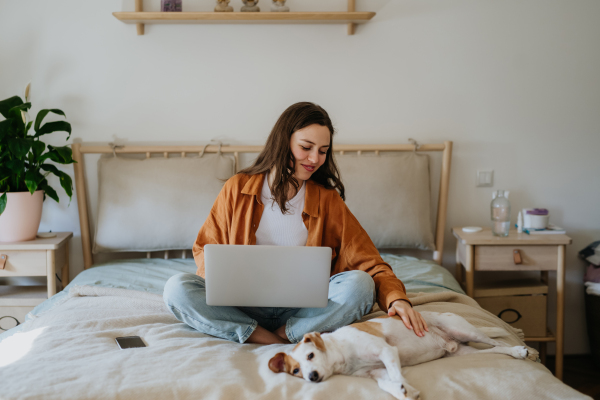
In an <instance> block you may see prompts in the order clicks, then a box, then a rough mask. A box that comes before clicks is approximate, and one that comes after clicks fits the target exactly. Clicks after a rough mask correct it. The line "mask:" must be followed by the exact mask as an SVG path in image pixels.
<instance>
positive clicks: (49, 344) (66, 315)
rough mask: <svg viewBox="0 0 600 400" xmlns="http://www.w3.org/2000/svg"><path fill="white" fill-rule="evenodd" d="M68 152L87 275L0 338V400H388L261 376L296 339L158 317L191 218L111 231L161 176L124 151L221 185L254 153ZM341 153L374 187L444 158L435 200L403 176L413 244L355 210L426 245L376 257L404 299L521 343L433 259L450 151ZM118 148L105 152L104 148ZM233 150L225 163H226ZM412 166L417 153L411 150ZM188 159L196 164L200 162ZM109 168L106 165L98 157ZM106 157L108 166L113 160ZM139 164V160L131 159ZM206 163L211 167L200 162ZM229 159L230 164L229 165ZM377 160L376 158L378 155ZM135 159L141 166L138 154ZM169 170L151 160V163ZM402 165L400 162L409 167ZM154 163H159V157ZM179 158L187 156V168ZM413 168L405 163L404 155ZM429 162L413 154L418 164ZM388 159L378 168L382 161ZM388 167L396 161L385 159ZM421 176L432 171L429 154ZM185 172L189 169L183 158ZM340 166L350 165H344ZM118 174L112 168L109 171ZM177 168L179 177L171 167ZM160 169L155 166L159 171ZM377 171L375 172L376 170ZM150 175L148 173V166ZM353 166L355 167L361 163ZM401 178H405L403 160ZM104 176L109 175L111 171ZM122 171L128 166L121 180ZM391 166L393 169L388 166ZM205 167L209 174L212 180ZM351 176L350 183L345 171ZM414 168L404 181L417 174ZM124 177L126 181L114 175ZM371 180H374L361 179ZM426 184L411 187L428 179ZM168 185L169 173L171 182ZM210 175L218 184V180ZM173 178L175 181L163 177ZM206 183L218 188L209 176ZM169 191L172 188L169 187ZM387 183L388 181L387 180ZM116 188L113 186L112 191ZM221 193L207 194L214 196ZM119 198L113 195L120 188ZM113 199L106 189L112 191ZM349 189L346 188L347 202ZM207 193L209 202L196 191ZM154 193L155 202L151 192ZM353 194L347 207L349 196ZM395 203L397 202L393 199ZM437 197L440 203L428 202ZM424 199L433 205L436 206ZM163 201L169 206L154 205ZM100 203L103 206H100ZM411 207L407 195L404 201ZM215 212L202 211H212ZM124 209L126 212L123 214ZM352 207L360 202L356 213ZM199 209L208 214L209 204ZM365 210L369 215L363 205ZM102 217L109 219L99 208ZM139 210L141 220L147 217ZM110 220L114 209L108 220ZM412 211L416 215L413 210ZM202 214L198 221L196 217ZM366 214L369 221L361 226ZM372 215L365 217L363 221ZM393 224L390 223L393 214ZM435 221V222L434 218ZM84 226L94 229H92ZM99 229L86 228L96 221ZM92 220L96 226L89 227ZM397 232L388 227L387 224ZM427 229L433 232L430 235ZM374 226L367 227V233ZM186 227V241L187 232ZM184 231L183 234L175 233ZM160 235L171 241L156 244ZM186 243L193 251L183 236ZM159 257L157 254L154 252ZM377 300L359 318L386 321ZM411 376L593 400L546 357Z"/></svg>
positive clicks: (447, 387)
mask: <svg viewBox="0 0 600 400" xmlns="http://www.w3.org/2000/svg"><path fill="white" fill-rule="evenodd" d="M73 148H74V157H75V158H76V159H77V160H78V164H77V166H76V186H77V187H76V189H77V196H78V202H79V210H80V223H81V227H82V247H83V251H84V264H85V270H84V271H83V272H82V273H80V274H78V275H77V276H76V277H75V278H74V279H73V281H72V282H70V283H69V284H68V285H67V286H66V287H65V288H64V290H62V291H61V292H59V293H57V294H56V295H55V296H53V297H52V298H50V299H48V300H47V301H45V302H44V303H42V304H40V305H39V306H38V307H36V308H35V309H34V310H33V311H32V312H31V313H30V314H29V315H28V317H27V320H26V321H25V322H24V323H23V324H21V325H19V326H17V327H15V328H13V329H11V330H9V331H7V332H5V333H3V334H2V335H0V397H2V398H6V399H36V398H44V399H53V398H57V399H98V398H106V399H115V398H119V399H128V398H132V399H134V398H135V399H138V398H144V399H165V398H173V399H187V398H200V399H234V398H235V399H254V398H257V399H282V398H286V399H287V398H289V399H331V398H352V399H391V396H390V395H389V394H388V393H386V392H383V391H382V390H380V389H379V387H378V386H377V383H376V382H375V381H373V380H369V379H363V378H353V377H346V376H335V377H333V378H331V379H330V380H327V381H325V382H322V383H319V384H313V383H308V382H306V381H303V380H301V379H297V378H294V377H291V376H289V375H287V374H274V373H273V372H271V371H270V370H269V368H268V360H269V359H270V358H271V357H272V356H273V355H274V354H276V353H278V352H280V351H289V350H291V348H292V347H293V345H269V346H261V345H254V344H238V343H233V342H229V341H225V340H222V339H218V338H214V337H211V336H208V335H204V334H202V333H199V332H197V331H195V330H193V329H192V328H190V327H188V326H186V325H185V324H183V323H180V322H179V321H178V320H177V319H175V317H174V316H173V315H172V314H171V313H170V312H169V311H168V310H167V309H166V307H165V305H164V303H163V300H162V290H163V287H164V284H165V282H166V280H167V279H168V278H169V277H170V276H172V275H174V274H177V273H181V272H191V273H193V272H195V270H196V266H195V263H194V261H193V259H191V258H189V257H188V255H189V250H187V249H186V247H185V246H183V247H182V246H181V243H182V242H181V241H185V240H187V239H186V235H188V234H189V233H185V231H186V229H189V230H193V229H196V230H197V228H198V223H197V221H191V222H190V223H189V227H187V228H186V226H184V225H185V223H183V222H181V221H180V222H178V223H177V224H175V227H176V228H177V229H176V230H174V231H172V232H170V231H169V230H168V228H164V226H165V225H161V226H163V229H162V230H161V232H160V235H162V236H163V237H162V238H161V237H160V235H159V236H158V237H157V236H156V232H144V231H149V230H152V229H149V228H148V227H142V228H143V229H142V232H140V234H148V235H150V236H148V237H147V238H146V239H145V240H143V241H139V240H138V241H136V240H132V238H130V237H129V236H130V235H128V234H123V232H121V231H120V230H119V229H117V228H118V226H119V225H117V228H115V222H114V221H112V222H111V218H112V219H115V220H116V221H117V222H118V223H119V224H121V226H122V225H124V224H126V223H127V221H126V219H127V218H130V217H131V215H129V214H131V212H133V211H131V212H128V210H133V209H139V208H140V207H142V208H144V207H148V205H147V204H145V203H142V204H139V203H135V201H136V200H134V199H132V198H131V196H130V195H127V196H125V197H119V196H120V193H121V192H123V191H125V192H126V191H127V190H126V186H127V185H131V182H129V183H128V182H126V180H127V179H134V180H135V181H136V182H137V181H138V180H139V178H140V176H143V175H144V174H148V176H146V178H148V177H151V178H152V180H156V179H157V178H156V176H157V175H156V174H157V172H156V171H157V170H154V169H152V168H146V167H147V166H148V165H151V164H149V163H146V164H143V165H144V166H146V167H145V168H143V170H140V171H138V172H135V171H134V170H135V168H137V167H138V166H139V165H142V164H135V162H133V161H132V163H131V164H132V165H133V166H134V168H133V169H131V170H128V169H124V167H123V165H124V164H123V162H125V161H123V160H120V161H118V162H120V163H121V164H118V165H112V164H111V163H112V162H117V158H118V157H117V155H118V153H123V155H125V154H128V152H130V153H131V154H133V153H135V154H142V159H144V158H145V159H146V161H148V160H150V159H151V158H153V157H152V156H151V155H152V154H154V153H159V154H161V156H163V157H162V158H163V159H164V160H166V161H169V154H172V153H180V154H181V157H180V159H181V160H180V161H181V162H183V161H184V159H186V158H188V157H189V154H190V153H193V154H197V155H198V157H196V158H199V159H200V161H198V162H199V163H200V164H201V163H206V164H207V166H205V167H206V168H207V169H206V171H211V174H212V175H211V176H212V178H215V179H217V180H221V181H222V180H223V179H225V178H226V176H227V175H228V174H231V173H232V171H233V172H234V171H235V170H237V169H239V168H238V167H239V165H240V163H243V154H244V153H253V152H254V153H255V152H257V151H259V150H260V148H257V147H247V146H237V147H236V146H223V147H221V146H208V147H207V148H203V147H184V148H182V147H169V148H164V147H150V146H125V147H124V148H114V147H113V148H110V147H108V146H89V145H87V146H86V145H80V144H76V145H74V146H73ZM335 150H336V151H337V152H339V154H340V155H344V152H346V153H353V154H352V155H350V156H351V157H357V158H354V159H349V162H346V163H345V164H344V162H341V163H340V165H341V169H342V178H343V179H346V181H360V179H364V177H363V178H361V177H360V176H359V175H356V174H357V172H356V171H355V172H353V171H352V170H351V168H349V167H348V165H349V164H350V165H355V164H356V163H357V162H362V161H361V160H364V161H365V162H366V163H367V164H373V163H375V164H377V165H376V166H375V167H374V168H376V169H377V171H379V172H380V173H381V175H382V178H381V181H385V179H390V180H391V181H394V182H396V181H398V180H402V178H401V177H399V176H397V171H398V168H399V167H398V165H397V164H394V163H396V162H397V160H392V159H391V158H390V159H383V161H381V159H382V157H380V154H379V153H380V152H387V151H389V152H410V153H416V151H417V150H421V151H439V152H441V153H442V154H443V156H442V159H441V160H440V164H441V168H440V172H439V174H437V173H436V174H432V175H434V176H436V177H439V180H440V184H439V187H438V188H439V189H438V191H437V192H436V193H433V194H432V193H430V192H429V189H427V190H426V191H425V192H423V193H425V195H426V196H428V197H429V200H428V201H427V202H425V201H424V200H423V195H424V194H423V193H421V192H420V190H425V189H423V188H422V187H427V188H429V187H430V181H429V177H427V184H426V185H421V186H422V187H421V188H419V187H416V186H411V185H412V184H411V183H410V182H408V183H407V182H404V181H403V182H404V183H403V184H402V185H400V186H399V190H401V191H403V192H409V193H412V195H413V197H414V194H415V193H417V194H418V195H417V196H416V200H417V202H418V203H424V204H417V205H414V207H417V208H418V207H421V208H423V207H424V208H423V209H424V210H425V211H423V209H421V211H420V213H421V214H420V216H419V217H418V218H417V219H418V220H419V221H418V222H419V224H420V225H424V226H425V229H424V231H423V232H420V231H419V229H418V228H415V229H414V230H413V231H412V232H411V235H410V236H409V237H403V238H401V239H400V242H402V243H400V242H399V241H394V240H395V239H394V238H396V237H400V236H401V235H402V234H404V233H405V232H404V231H406V230H407V229H403V230H402V232H399V231H394V229H396V228H397V227H396V226H387V227H386V226H385V224H386V222H387V221H385V218H384V219H379V220H378V219H377V217H376V216H371V217H369V216H365V215H363V214H361V212H360V211H358V212H357V214H358V215H359V216H360V218H359V220H360V221H361V223H363V221H365V223H364V225H365V226H366V229H367V227H368V229H367V231H368V232H369V234H370V235H371V236H372V238H374V242H375V243H376V244H377V245H378V247H379V248H382V249H384V248H398V247H403V246H399V244H400V245H403V244H404V245H405V244H406V243H408V244H410V246H409V247H413V248H417V249H420V250H419V251H428V252H429V253H430V254H431V256H430V258H431V259H430V260H426V259H420V258H415V257H410V256H407V255H401V254H397V253H398V252H397V251H394V254H392V252H391V251H390V252H387V251H385V250H382V257H383V259H384V260H385V261H386V262H387V263H389V264H390V266H391V267H392V269H393V270H394V273H395V274H396V275H397V276H398V277H399V278H400V279H401V280H402V281H403V282H404V284H405V285H406V288H407V292H408V296H409V298H410V299H411V301H412V303H413V305H414V306H415V307H416V309H417V310H420V311H440V312H448V311H451V312H454V313H456V314H459V315H461V316H463V317H465V318H466V319H467V320H468V321H469V322H471V323H472V324H474V325H475V326H499V327H503V328H505V329H506V330H507V331H509V332H510V336H509V337H506V338H503V340H504V341H505V342H507V343H508V344H510V345H523V342H522V338H523V336H522V333H521V332H519V331H517V330H514V329H512V328H511V327H510V326H509V325H507V324H505V323H504V322H503V321H502V320H500V319H499V318H497V317H495V316H494V315H492V314H490V313H488V312H487V311H485V310H483V309H481V308H480V307H479V306H478V305H477V303H476V302H475V301H474V300H473V299H471V298H469V297H467V296H466V295H465V294H464V292H463V291H462V289H461V287H460V285H459V284H458V282H456V280H455V279H454V278H453V277H452V275H451V274H450V273H449V272H448V271H447V270H446V269H445V268H443V267H442V266H441V265H440V264H441V256H442V254H441V251H437V250H436V249H442V248H443V236H444V229H445V225H444V222H445V213H446V204H447V198H448V187H449V186H448V184H449V167H450V155H451V143H450V142H445V143H443V144H441V145H423V146H421V147H420V148H417V145H395V146H336V148H335ZM205 152H206V153H209V154H211V155H214V156H215V157H216V158H213V159H212V161H202V160H201V159H202V158H204V157H203V156H204V153H205ZM363 152H365V153H366V152H370V153H373V156H374V157H373V158H368V157H366V154H361V153H363ZM87 153H105V154H108V155H109V156H108V157H107V158H104V159H102V158H101V159H100V161H99V163H98V165H99V167H98V168H99V172H100V175H102V174H104V175H102V176H100V177H99V185H100V186H102V185H104V186H103V187H104V189H102V187H101V188H100V189H102V190H100V189H99V193H98V204H97V207H95V208H96V209H97V210H98V212H97V215H96V216H95V218H93V219H92V218H89V215H88V213H87V209H88V208H89V207H90V205H89V203H88V199H87V197H86V195H87V188H86V182H85V180H84V162H83V157H82V155H83V154H87ZM111 153H112V158H111V156H110V154H111ZM228 155H231V157H229V159H227V158H226V157H225V156H228ZM411 157H412V159H413V161H414V159H415V157H413V156H411ZM196 158H194V159H196ZM103 160H104V161H103ZM111 160H112V161H111ZM132 160H133V159H132ZM207 160H211V159H210V158H207ZM224 160H225V161H224ZM377 160H379V161H377ZM137 161H141V160H137ZM155 161H156V163H157V165H164V164H160V163H159V162H158V159H155V160H154V161H152V162H155ZM404 161H405V160H403V161H401V162H404ZM161 162H162V161H161ZM186 162H187V161H186ZM411 162H412V161H411ZM422 162H424V159H422V158H417V163H422ZM381 163H383V164H381ZM390 163H391V164H390ZM200 164H194V166H193V168H194V171H196V172H198V171H202V168H204V167H202V166H201V165H200ZM426 164H427V165H426V166H424V167H423V168H422V169H426V170H427V173H429V168H430V167H429V165H430V164H429V160H427V163H426ZM182 165H183V164H182ZM182 165H179V166H178V167H176V170H177V171H180V172H181V171H182V170H186V169H187V168H189V167H190V165H187V164H186V165H183V169H181V168H182ZM344 165H345V166H344ZM111 168H113V171H112V173H110V170H111ZM177 168H180V169H177ZM385 168H392V169H393V173H386V171H385ZM162 169H163V167H162V166H160V170H161V171H162ZM382 169H383V170H382ZM147 170H149V171H147ZM359 170H360V168H359ZM402 170H404V171H411V170H410V169H409V168H408V167H406V166H403V167H402ZM107 171H108V172H107ZM124 171H128V172H127V173H124ZM388 172H389V171H388ZM206 174H207V172H204V175H206ZM353 174H355V175H353ZM418 174H419V173H418V171H417V172H415V173H414V174H412V173H411V175H418ZM107 179H110V180H111V181H114V180H117V181H119V183H118V185H117V186H115V187H113V188H112V189H111V190H107V187H108V186H106V182H107ZM123 179H125V181H122V180H123ZM367 179H368V178H367ZM423 179H425V178H423V177H422V176H420V177H418V178H417V180H423ZM172 180H173V179H169V181H172ZM213 181H214V179H213ZM170 183H173V182H170ZM213 183H214V182H213ZM165 184H166V183H165ZM173 184H174V185H175V187H174V188H173V190H178V189H177V187H184V190H194V189H193V188H192V189H190V188H191V186H193V184H191V183H190V182H189V181H185V182H175V183H173ZM207 185H208V184H207V183H206V182H205V183H203V184H202V185H201V188H200V190H201V191H202V192H205V191H208V192H210V190H208V189H207V188H208V187H209V186H207ZM383 185H389V183H385V182H384V183H383ZM115 188H116V189H115ZM217 189H218V185H215V187H214V188H213V190H217ZM115 190H116V191H115ZM136 190H137V191H138V192H137V193H139V191H143V190H149V191H151V192H152V191H155V190H156V188H153V187H149V188H146V189H144V188H140V187H136ZM107 193H109V194H108V195H107ZM353 193H354V194H353ZM204 194H205V195H206V197H207V198H210V196H212V194H210V193H204ZM157 196H158V197H160V196H159V195H157ZM351 196H353V198H354V200H353V201H350V197H351ZM348 197H349V199H348V203H349V207H350V203H352V206H351V210H353V212H354V209H356V210H360V209H361V203H360V199H359V197H360V196H359V195H358V193H357V192H356V189H355V188H353V186H352V184H351V185H348ZM393 198H394V201H395V202H397V201H398V199H400V198H399V197H398V195H397V194H394V197H393ZM431 198H433V199H436V198H437V200H438V201H437V205H435V206H434V205H433V204H435V203H436V202H435V200H431ZM430 200H431V202H430ZM156 201H158V202H164V200H163V199H160V198H158V199H156ZM107 202H108V205H107ZM401 202H402V204H409V203H405V202H404V200H402V201H401ZM209 206H210V205H209ZM388 206H389V205H388V204H385V203H382V204H381V205H378V206H377V207H376V209H377V210H379V211H380V212H381V210H385V212H386V215H388V216H389V215H390V213H391V214H393V213H394V212H404V211H405V210H400V211H398V210H392V209H386V208H385V207H388ZM119 207H122V208H123V210H124V211H123V213H122V214H119V213H118V209H119ZM353 207H354V208H353ZM204 208H206V206H205V205H204ZM363 208H364V207H363ZM107 210H110V213H109V214H110V215H107V213H106V211H107ZM429 211H431V215H434V216H435V218H432V219H431V220H427V221H426V223H425V224H422V223H421V220H422V219H423V218H425V217H423V215H425V214H424V213H428V212H429ZM141 212H142V213H146V212H148V210H145V209H143V210H142V211H141ZM115 213H116V214H117V215H112V214H115ZM415 213H416V211H415V210H414V209H412V208H411V210H410V214H409V215H407V216H400V217H398V218H403V219H405V220H407V221H408V220H409V219H410V218H411V217H412V216H414V214H415ZM417 214H418V213H417ZM164 218H165V219H164V221H161V220H160V217H157V219H156V221H157V223H158V222H160V224H167V225H168V224H169V221H170V220H172V219H173V218H176V216H174V215H173V214H168V213H167V215H165V216H164ZM201 218H202V215H199V216H198V219H201ZM361 218H363V219H362V220H361ZM365 218H366V219H365ZM387 219H389V218H387ZM434 219H435V221H434ZM90 220H91V221H92V224H90ZM94 220H95V221H96V222H93V221H94ZM93 224H95V225H93ZM392 225H393V224H392ZM428 227H430V228H431V229H428ZM369 230H371V231H369ZM182 232H183V233H182ZM179 234H181V238H180V239H178V238H177V237H173V236H177V235H179ZM166 235H168V236H169V238H168V239H164V237H165V236H166ZM189 243H190V246H191V242H189ZM132 251H135V252H137V253H141V254H142V255H144V256H145V258H123V256H125V255H127V257H129V256H130V254H131V252H132ZM113 253H116V254H117V256H116V257H117V258H119V259H111V260H108V261H105V262H96V263H94V257H96V258H97V259H101V258H103V257H104V258H106V257H107V256H108V255H109V254H113ZM157 254H164V257H161V258H156V256H157ZM382 314H383V312H382V311H381V310H379V308H378V307H377V306H376V307H374V309H373V310H372V312H371V313H369V314H368V315H366V316H365V317H364V318H363V320H368V319H371V318H374V317H377V316H380V315H382ZM131 335H139V336H141V337H142V338H143V340H144V341H145V343H146V344H147V347H146V348H138V349H128V350H119V349H118V347H117V346H116V344H115V341H114V338H115V337H118V336H131ZM402 372H403V374H404V376H405V377H406V378H407V380H408V381H409V382H410V383H411V385H413V386H414V387H416V388H417V389H419V390H420V391H421V398H422V399H424V400H427V399H439V398H444V399H461V400H462V399H496V398H506V399H511V398H515V399H522V398H540V399H541V398H543V399H579V398H587V397H586V396H583V395H582V394H580V393H579V392H577V391H575V390H573V389H571V388H570V387H568V386H566V385H564V384H563V383H562V382H560V381H559V380H558V379H556V378H555V377H554V376H553V375H552V374H551V373H550V371H548V370H547V369H546V368H545V367H544V366H543V365H542V364H541V363H539V362H534V361H530V360H515V359H512V358H511V357H508V356H505V355H499V354H473V355H467V356H462V357H457V358H447V359H440V360H436V361H432V362H429V363H425V364H421V365H417V366H412V367H405V368H403V370H402Z"/></svg>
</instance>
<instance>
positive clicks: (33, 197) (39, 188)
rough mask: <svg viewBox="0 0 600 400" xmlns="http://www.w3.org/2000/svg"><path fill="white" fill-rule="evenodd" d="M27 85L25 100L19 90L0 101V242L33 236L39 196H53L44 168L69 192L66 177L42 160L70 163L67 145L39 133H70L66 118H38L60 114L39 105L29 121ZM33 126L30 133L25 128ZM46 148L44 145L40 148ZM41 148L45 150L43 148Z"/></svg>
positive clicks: (37, 221)
mask: <svg viewBox="0 0 600 400" xmlns="http://www.w3.org/2000/svg"><path fill="white" fill-rule="evenodd" d="M28 100H29V85H27V89H26V90H25V102H23V100H22V99H21V98H20V97H19V96H13V97H10V98H8V99H6V100H2V101H0V114H2V115H3V116H4V117H5V118H6V119H5V120H4V121H1V122H0V148H2V150H3V151H2V153H1V154H0V242H19V241H25V240H33V239H35V236H36V234H37V230H38V227H39V225H40V221H41V217H42V202H43V199H44V198H45V196H48V197H50V198H51V199H53V200H55V201H56V202H58V194H57V193H56V191H55V190H54V189H53V188H52V187H51V186H50V185H49V184H48V181H47V179H46V176H47V175H48V174H50V173H52V174H54V175H56V176H57V177H58V178H59V179H60V184H61V186H62V187H63V189H64V190H65V192H66V193H67V195H68V196H69V199H70V198H71V196H72V194H73V183H72V181H71V177H70V176H69V175H68V174H66V173H65V172H63V171H61V170H59V169H58V168H56V166H55V165H54V164H49V163H48V161H49V160H50V161H54V162H55V163H58V164H71V163H73V162H75V161H73V157H72V154H73V153H72V151H71V147H69V146H61V147H54V146H47V148H46V144H44V143H43V142H42V141H41V140H40V136H42V135H46V134H48V133H52V132H67V133H68V136H67V140H68V139H69V137H70V136H71V124H69V123H68V122H66V121H54V122H47V123H45V124H44V125H42V121H43V120H44V118H45V117H46V115H48V113H53V114H57V115H62V116H63V117H64V116H65V113H64V112H62V111H61V110H58V109H50V110H41V111H40V112H38V114H37V117H36V119H35V121H33V120H30V121H29V117H28V114H27V110H29V109H30V108H31V103H30V102H29V101H28ZM32 127H33V129H34V130H35V133H33V134H29V130H30V129H31V128H32ZM46 150H48V151H46ZM44 151H46V152H45V153H44Z"/></svg>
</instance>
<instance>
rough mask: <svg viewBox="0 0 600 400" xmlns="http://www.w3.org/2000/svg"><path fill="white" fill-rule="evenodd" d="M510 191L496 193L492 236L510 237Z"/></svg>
mask: <svg viewBox="0 0 600 400" xmlns="http://www.w3.org/2000/svg"><path fill="white" fill-rule="evenodd" d="M508 194H509V191H508V190H498V191H496V192H494V194H493V199H492V204H491V211H492V234H494V235H495V236H508V230H509V229H510V201H508Z"/></svg>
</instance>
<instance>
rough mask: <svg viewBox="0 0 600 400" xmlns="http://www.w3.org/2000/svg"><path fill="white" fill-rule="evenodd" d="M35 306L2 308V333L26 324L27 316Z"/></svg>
mask: <svg viewBox="0 0 600 400" xmlns="http://www.w3.org/2000/svg"><path fill="white" fill-rule="evenodd" d="M34 307H35V306H8V307H6V306H0V333H2V332H4V331H7V330H9V329H11V328H14V327H15V326H17V325H20V324H22V323H23V322H25V316H26V315H27V313H29V312H30V311H31V310H33V309H34Z"/></svg>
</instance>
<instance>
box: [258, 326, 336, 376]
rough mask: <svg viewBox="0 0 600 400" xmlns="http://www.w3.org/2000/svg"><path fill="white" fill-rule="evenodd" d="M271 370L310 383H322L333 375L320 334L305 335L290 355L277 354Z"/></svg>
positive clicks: (270, 362)
mask: <svg viewBox="0 0 600 400" xmlns="http://www.w3.org/2000/svg"><path fill="white" fill-rule="evenodd" d="M269 368H270V369H271V371H273V372H287V373H288V374H290V375H292V376H295V377H298V378H303V379H306V380H307V381H310V382H321V381H323V380H325V379H327V378H329V377H330V376H331V375H332V374H333V367H332V365H331V363H330V362H329V361H328V359H327V352H326V349H325V343H324V342H323V338H321V335H320V334H319V333H318V332H312V333H307V334H306V335H304V338H303V339H302V341H301V342H300V343H298V344H297V345H296V347H294V350H292V352H291V353H290V354H285V353H277V354H276V355H275V356H274V357H273V358H271V360H269Z"/></svg>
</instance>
